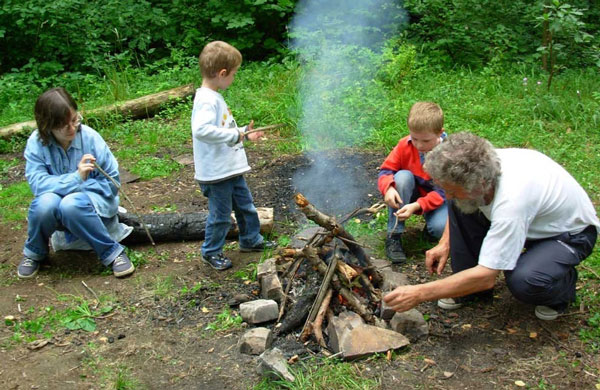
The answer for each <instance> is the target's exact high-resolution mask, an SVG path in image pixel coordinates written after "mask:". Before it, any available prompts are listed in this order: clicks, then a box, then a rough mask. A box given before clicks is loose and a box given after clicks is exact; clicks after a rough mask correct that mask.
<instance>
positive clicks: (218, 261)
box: [202, 253, 233, 271]
mask: <svg viewBox="0 0 600 390" xmlns="http://www.w3.org/2000/svg"><path fill="white" fill-rule="evenodd" d="M202 260H203V261H204V262H205V263H208V265H210V266H211V267H213V268H214V269H216V270H217V271H225V270H226V269H228V268H231V267H232V266H233V264H231V260H229V259H228V258H227V257H225V256H224V255H223V254H222V253H219V254H218V255H208V256H205V255H202Z"/></svg>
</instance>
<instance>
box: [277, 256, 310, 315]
mask: <svg viewBox="0 0 600 390" xmlns="http://www.w3.org/2000/svg"><path fill="white" fill-rule="evenodd" d="M303 260H304V258H303V257H299V258H297V259H296V261H295V262H294V264H293V265H292V268H293V272H291V275H290V280H288V284H287V286H285V292H284V293H283V298H282V299H281V305H280V307H279V316H277V322H279V321H280V320H281V317H282V316H283V312H284V311H285V305H286V303H287V298H288V294H289V292H290V287H291V286H292V281H293V280H294V278H295V277H296V273H297V272H298V268H300V264H302V261H303ZM288 269H289V268H288Z"/></svg>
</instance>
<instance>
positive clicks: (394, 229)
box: [388, 215, 398, 237]
mask: <svg viewBox="0 0 600 390" xmlns="http://www.w3.org/2000/svg"><path fill="white" fill-rule="evenodd" d="M397 226H398V216H397V215H396V222H394V227H393V228H392V231H391V232H390V234H389V236H388V237H391V236H392V234H393V233H394V232H395V231H396V227H397Z"/></svg>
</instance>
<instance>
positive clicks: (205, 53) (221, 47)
mask: <svg viewBox="0 0 600 390" xmlns="http://www.w3.org/2000/svg"><path fill="white" fill-rule="evenodd" d="M199 60H200V72H201V73H202V77H205V78H209V79H212V78H214V77H216V76H217V73H219V71H220V70H221V69H225V70H227V74H229V72H231V71H232V70H234V69H235V68H237V67H238V66H240V65H241V63H242V54H241V53H240V52H239V50H238V49H236V48H235V47H233V46H231V45H230V44H229V43H227V42H223V41H213V42H211V43H209V44H207V45H206V46H204V49H202V52H201V53H200V57H199Z"/></svg>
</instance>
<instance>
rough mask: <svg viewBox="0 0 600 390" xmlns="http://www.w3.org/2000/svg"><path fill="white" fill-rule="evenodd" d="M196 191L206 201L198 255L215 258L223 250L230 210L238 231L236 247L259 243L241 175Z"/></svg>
mask: <svg viewBox="0 0 600 390" xmlns="http://www.w3.org/2000/svg"><path fill="white" fill-rule="evenodd" d="M200 188H202V193H203V194H204V196H206V197H207V198H208V219H207V221H206V232H205V237H204V243H203V244H202V256H212V255H218V254H219V253H221V252H222V251H223V246H224V245H225V239H226V238H227V233H229V229H231V211H232V210H233V212H234V213H235V218H236V220H237V225H238V229H239V232H240V236H239V240H240V247H243V248H252V247H253V246H255V245H258V244H260V243H261V242H262V241H263V236H261V234H260V221H259V219H258V213H257V211H256V207H254V201H253V199H252V194H251V193H250V190H249V189H248V185H247V184H246V180H245V179H244V176H242V175H240V176H235V177H232V178H231V179H227V180H223V181H220V182H217V183H209V184H206V183H201V184H200Z"/></svg>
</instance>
